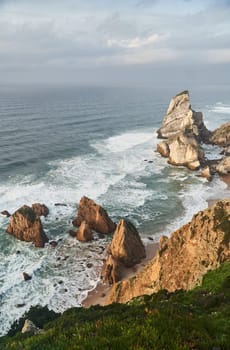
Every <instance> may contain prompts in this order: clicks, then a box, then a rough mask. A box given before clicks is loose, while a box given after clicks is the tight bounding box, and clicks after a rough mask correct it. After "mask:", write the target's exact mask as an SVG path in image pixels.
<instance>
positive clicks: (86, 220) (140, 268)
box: [2, 91, 230, 307]
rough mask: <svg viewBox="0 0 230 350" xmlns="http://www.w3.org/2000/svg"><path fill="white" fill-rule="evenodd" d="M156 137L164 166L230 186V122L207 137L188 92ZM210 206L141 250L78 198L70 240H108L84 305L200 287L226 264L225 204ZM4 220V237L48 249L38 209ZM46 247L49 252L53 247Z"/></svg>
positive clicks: (132, 231) (128, 232)
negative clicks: (208, 148)
mask: <svg viewBox="0 0 230 350" xmlns="http://www.w3.org/2000/svg"><path fill="white" fill-rule="evenodd" d="M157 134H158V137H159V138H161V139H163V140H162V141H160V142H159V143H158V145H157V151H158V153H159V154H160V155H162V156H163V157H165V158H167V159H168V163H169V164H170V165H172V166H174V165H175V166H185V167H187V168H188V169H190V170H191V171H197V175H198V176H204V177H206V178H207V180H209V181H211V180H212V178H213V176H217V174H219V175H220V176H221V178H222V179H223V180H224V181H225V182H226V183H227V184H228V185H229V184H230V151H229V147H230V136H229V135H230V122H228V123H226V124H224V125H222V126H220V127H219V128H218V129H216V130H214V131H212V132H211V131H209V130H208V129H207V128H206V126H205V124H204V121H203V115H202V113H201V112H196V111H194V110H193V109H192V107H191V103H190V98H189V93H188V91H183V92H181V93H179V94H178V95H176V96H175V97H173V98H172V100H171V102H170V104H169V107H168V110H167V113H166V116H165V118H164V120H163V123H162V126H161V127H160V128H159V129H158V131H157ZM205 144H209V145H218V146H219V147H220V158H219V159H218V160H216V159H208V158H207V157H206V154H205V147H204V145H205ZM217 199H218V198H217ZM210 204H212V206H211V207H210V208H209V209H206V210H204V211H201V212H199V213H197V214H196V215H195V216H194V217H193V218H192V220H191V221H190V222H189V223H188V224H186V225H184V226H183V227H181V228H180V229H178V230H176V231H175V232H173V233H172V234H171V236H170V238H168V237H165V236H163V237H162V238H161V240H160V242H159V243H151V244H148V245H147V246H144V245H143V242H142V241H141V238H140V235H139V232H138V231H137V229H136V228H135V226H134V225H133V224H132V223H131V222H130V221H128V220H126V219H121V220H120V221H119V222H118V223H114V222H113V220H112V219H111V218H110V217H109V214H108V213H107V211H106V210H105V209H104V208H103V207H102V206H100V205H99V204H98V203H95V202H94V201H93V200H92V199H90V198H87V197H86V196H84V197H82V198H81V200H80V203H79V205H78V210H77V213H76V217H75V218H73V221H72V224H73V227H72V228H71V229H70V231H69V234H70V235H71V236H72V237H74V238H75V239H77V240H79V241H80V242H81V243H82V244H84V243H85V242H89V241H91V240H92V239H93V237H94V235H95V233H97V234H98V235H99V236H100V235H102V236H103V237H104V235H113V238H112V242H111V244H110V245H109V247H108V249H107V252H106V255H105V257H104V266H103V269H102V271H101V272H100V273H101V281H100V282H99V283H98V286H97V287H96V288H95V289H94V290H93V291H91V292H89V294H88V297H87V298H86V300H84V302H83V305H84V306H85V307H89V306H91V305H95V304H101V305H106V304H110V303H113V302H122V303H125V302H127V301H129V300H130V299H132V298H133V297H136V296H140V295H143V294H152V293H155V292H157V291H159V290H161V289H166V290H168V291H169V292H173V291H175V290H178V289H185V290H188V289H191V288H193V287H194V286H196V285H199V284H201V281H202V278H203V276H204V274H205V273H206V272H207V271H208V270H211V269H216V268H217V267H219V266H220V264H221V263H223V262H225V261H228V260H230V255H229V251H230V249H229V248H230V236H229V232H230V226H229V225H230V219H229V217H230V202H229V200H228V199H226V200H221V201H217V202H216V201H214V202H213V203H210ZM57 205H63V204H60V203H57ZM2 214H3V215H5V216H7V217H9V225H8V227H7V229H6V232H7V233H9V234H11V235H13V236H14V237H15V238H17V239H19V240H22V241H27V242H32V243H33V244H34V245H35V246H36V247H38V248H43V247H44V246H45V244H46V243H47V242H48V241H49V239H48V237H47V235H46V233H45V230H44V228H43V225H42V222H41V220H40V216H44V217H46V216H47V215H49V209H48V208H47V207H46V206H45V205H44V204H40V203H34V204H33V205H32V206H31V207H29V206H26V205H24V206H22V207H21V208H19V209H18V210H17V211H16V212H15V213H13V214H12V215H10V213H8V212H7V210H4V212H2ZM49 243H50V244H51V245H52V246H53V247H54V248H55V246H56V244H57V242H55V241H50V242H49Z"/></svg>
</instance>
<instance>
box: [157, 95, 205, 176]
mask: <svg viewBox="0 0 230 350" xmlns="http://www.w3.org/2000/svg"><path fill="white" fill-rule="evenodd" d="M157 134H158V137H159V138H164V139H165V140H164V141H162V142H160V143H158V145H157V151H158V152H159V153H160V154H161V155H162V156H163V157H167V158H169V163H170V164H173V165H183V166H186V167H188V168H189V169H190V170H196V169H198V168H199V167H200V165H201V163H203V159H204V151H203V149H202V147H201V146H200V142H208V141H209V135H210V132H209V131H208V129H207V128H206V126H205V125H204V122H203V116H202V113H201V112H195V111H193V110H192V108H191V104H190V99H189V93H188V91H183V92H181V93H180V94H178V95H176V96H175V97H173V98H172V100H171V102H170V105H169V108H168V111H167V113H166V116H165V118H164V120H163V123H162V126H161V127H160V129H159V130H158V131H157Z"/></svg>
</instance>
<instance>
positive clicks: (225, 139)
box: [210, 121, 230, 147]
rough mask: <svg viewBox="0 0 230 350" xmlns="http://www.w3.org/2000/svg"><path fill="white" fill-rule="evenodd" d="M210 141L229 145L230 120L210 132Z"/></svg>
mask: <svg viewBox="0 0 230 350" xmlns="http://www.w3.org/2000/svg"><path fill="white" fill-rule="evenodd" d="M210 142H211V143H213V144H215V145H219V146H222V147H229V146H230V121H229V122H227V123H226V124H224V125H221V126H220V127H219V128H218V129H216V130H214V131H213V132H212V133H211V135H210Z"/></svg>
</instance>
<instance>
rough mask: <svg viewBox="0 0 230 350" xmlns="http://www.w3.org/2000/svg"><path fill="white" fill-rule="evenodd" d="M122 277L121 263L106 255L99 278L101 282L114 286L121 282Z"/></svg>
mask: <svg viewBox="0 0 230 350" xmlns="http://www.w3.org/2000/svg"><path fill="white" fill-rule="evenodd" d="M121 277H122V266H121V263H120V262H119V261H118V260H116V259H114V258H113V257H112V255H111V254H108V255H107V258H106V262H105V264H104V267H103V269H102V274H101V278H102V279H103V282H105V283H106V282H108V283H109V284H114V283H116V282H118V281H120V280H121Z"/></svg>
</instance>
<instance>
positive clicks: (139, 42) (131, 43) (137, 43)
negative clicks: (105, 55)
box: [107, 34, 161, 49]
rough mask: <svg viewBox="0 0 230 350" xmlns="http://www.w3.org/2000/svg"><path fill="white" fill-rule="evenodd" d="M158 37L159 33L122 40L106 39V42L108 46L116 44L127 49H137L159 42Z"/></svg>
mask: <svg viewBox="0 0 230 350" xmlns="http://www.w3.org/2000/svg"><path fill="white" fill-rule="evenodd" d="M160 39H161V37H160V35H159V34H152V35H150V36H148V37H144V38H141V37H135V38H131V39H122V40H117V39H108V41H107V44H108V46H109V47H113V46H118V47H123V48H127V49H137V48H141V47H144V46H150V45H153V44H155V43H157V42H159V40H160Z"/></svg>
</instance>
